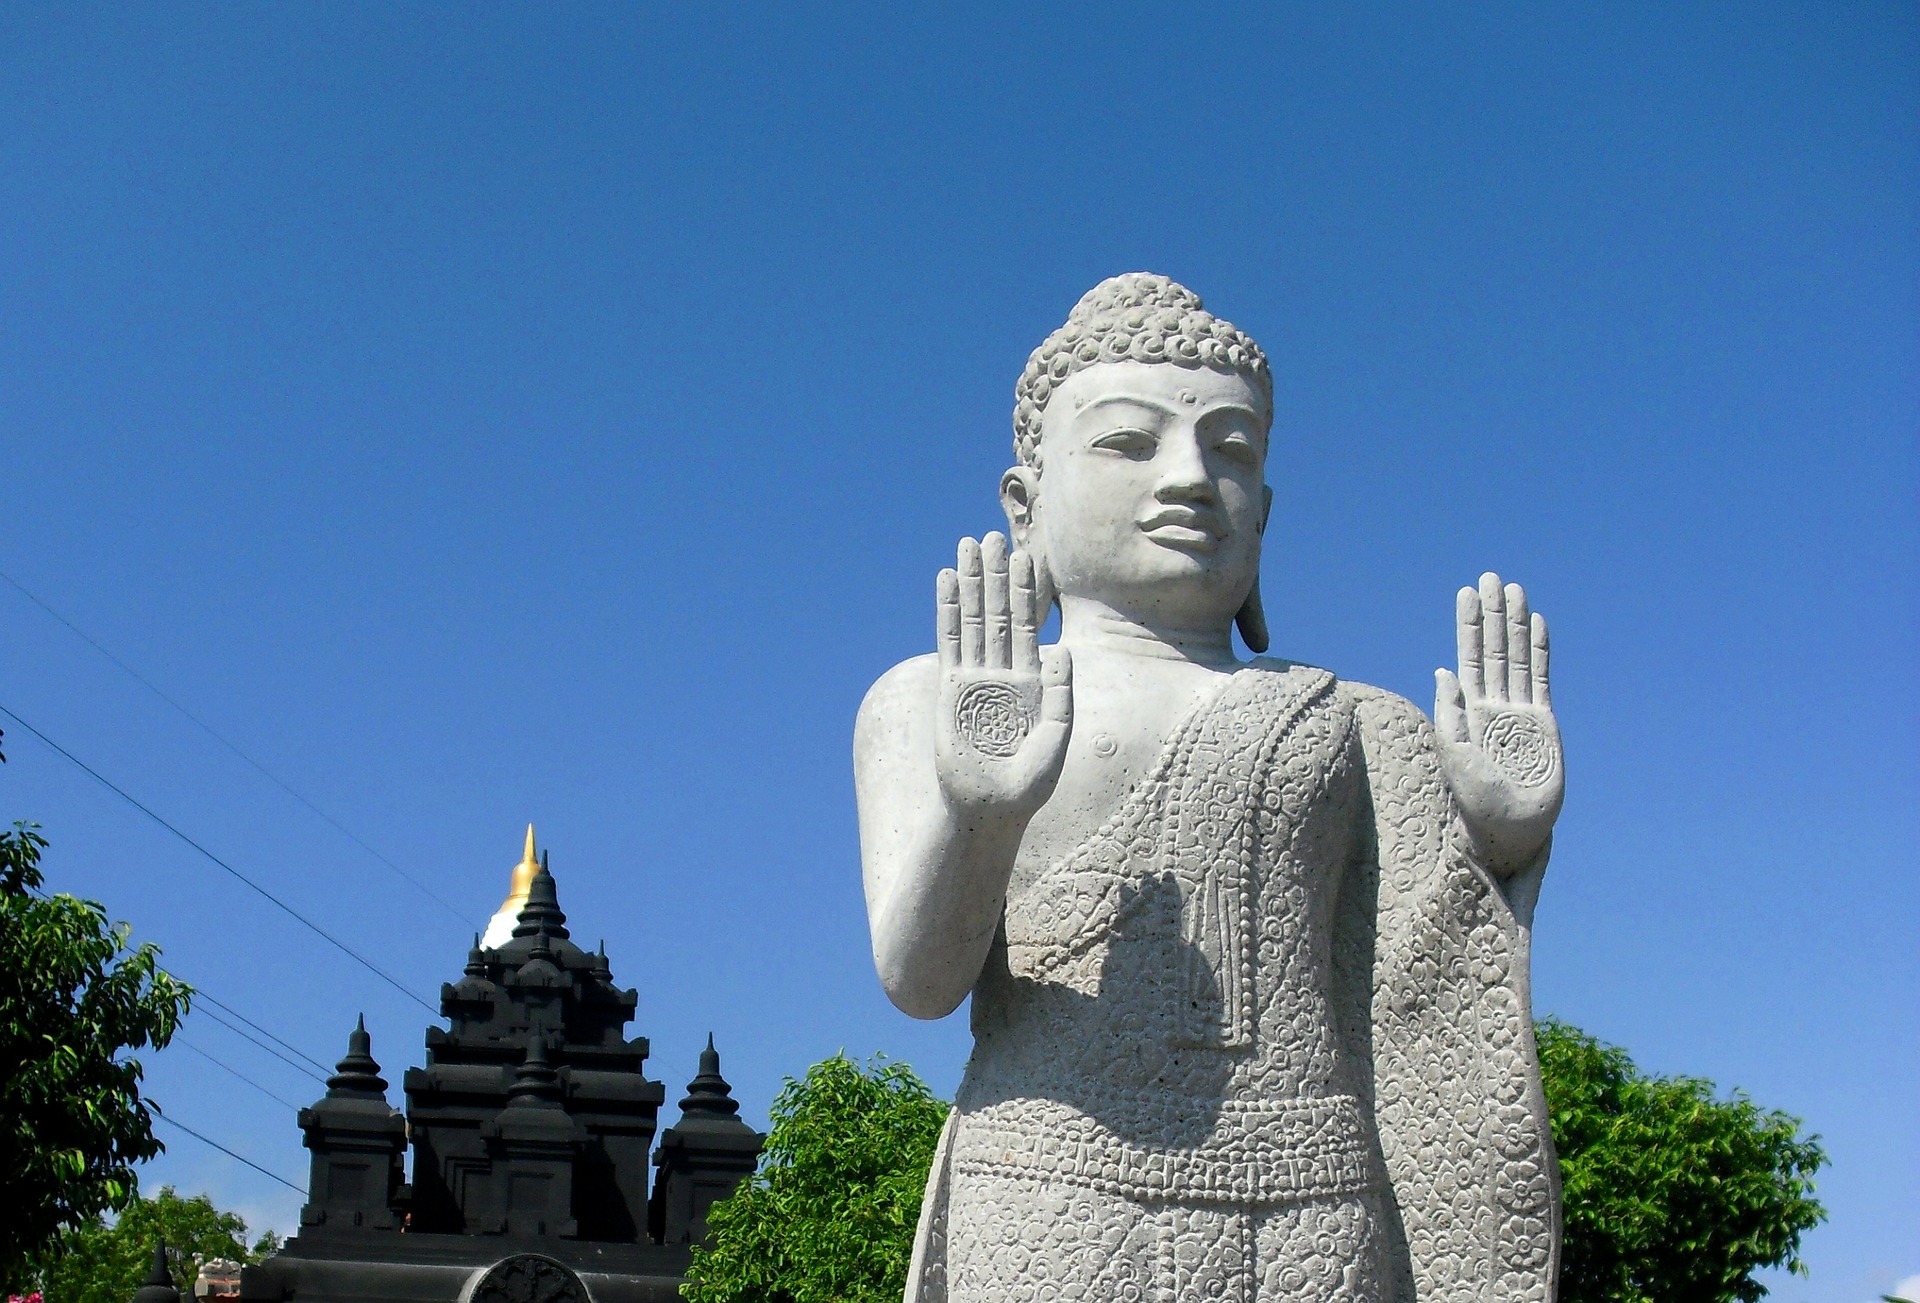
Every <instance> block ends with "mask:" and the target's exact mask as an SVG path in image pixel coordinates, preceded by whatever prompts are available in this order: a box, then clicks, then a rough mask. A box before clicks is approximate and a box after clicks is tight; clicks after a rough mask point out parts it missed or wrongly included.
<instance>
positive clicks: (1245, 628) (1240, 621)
mask: <svg viewBox="0 0 1920 1303" xmlns="http://www.w3.org/2000/svg"><path fill="white" fill-rule="evenodd" d="M1266 495H1267V500H1266V505H1265V506H1264V507H1262V508H1261V509H1260V533H1261V536H1262V537H1265V535H1266V532H1267V517H1268V516H1270V515H1272V514H1273V488H1272V486H1270V485H1269V486H1268V487H1267V490H1266ZM1233 622H1234V624H1235V625H1236V626H1237V627H1238V628H1239V630H1240V638H1241V641H1243V642H1245V643H1246V644H1247V649H1248V650H1249V651H1251V652H1253V653H1254V654H1255V655H1258V654H1260V653H1261V652H1263V651H1265V650H1266V649H1267V647H1268V644H1269V639H1268V636H1267V609H1266V607H1265V606H1264V605H1262V604H1261V601H1260V571H1259V568H1258V567H1255V569H1254V572H1253V587H1252V588H1251V589H1249V590H1248V591H1247V600H1246V601H1245V602H1243V603H1241V606H1240V610H1239V613H1238V614H1236V615H1235V616H1234V617H1233Z"/></svg>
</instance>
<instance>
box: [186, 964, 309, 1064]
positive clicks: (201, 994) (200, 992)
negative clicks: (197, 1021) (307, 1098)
mask: <svg viewBox="0 0 1920 1303" xmlns="http://www.w3.org/2000/svg"><path fill="white" fill-rule="evenodd" d="M174 976H175V977H179V976H180V975H179V974H178V973H176V974H174ZM180 980H181V981H183V982H186V979H185V978H184V977H182V978H180ZM187 985H188V986H192V987H193V993H194V995H195V996H196V997H197V998H199V999H202V1000H205V1001H206V1002H207V1003H208V1004H210V1005H212V1006H213V1007H214V1008H216V1009H224V1010H226V1012H228V1013H229V1014H231V1015H233V1016H234V1017H235V1018H238V1019H239V1020H240V1021H241V1022H243V1023H245V1024H246V1025H247V1026H249V1027H251V1028H253V1029H254V1030H255V1031H257V1032H259V1033H260V1034H261V1035H262V1036H264V1037H266V1038H267V1039H268V1040H270V1041H272V1042H273V1043H274V1044H276V1045H278V1046H280V1047H281V1048H282V1049H285V1050H289V1051H291V1052H292V1053H294V1054H297V1055H299V1056H300V1057H301V1058H303V1059H305V1060H306V1061H307V1062H308V1063H311V1064H312V1065H313V1066H314V1067H316V1068H318V1069H319V1070H320V1072H321V1073H322V1074H325V1073H328V1072H331V1071H332V1069H331V1068H329V1067H327V1065H326V1064H324V1063H322V1062H320V1060H318V1059H316V1058H314V1057H313V1056H312V1055H311V1054H308V1053H307V1052H306V1051H305V1050H302V1049H300V1048H298V1047H297V1046H293V1045H289V1044H287V1043H286V1042H285V1041H283V1040H281V1039H280V1038H279V1037H278V1036H275V1035H274V1034H273V1033H272V1032H270V1031H268V1030H267V1029H266V1028H265V1027H262V1026H261V1025H260V1024H259V1023H257V1022H255V1021H254V1020H253V1019H251V1018H249V1017H247V1015H245V1014H243V1013H241V1012H240V1011H239V1010H238V1009H236V1008H234V1007H233V1006H232V1005H230V1004H223V1003H222V1002H220V1001H219V1000H216V999H214V998H213V997H212V996H211V995H208V994H207V992H206V990H205V989H204V988H203V987H199V986H194V984H193V983H192V982H187ZM214 1021H215V1022H217V1023H220V1024H221V1025H222V1026H224V1027H228V1028H230V1029H231V1030H233V1031H240V1029H239V1028H238V1027H234V1026H233V1025H232V1024H231V1023H228V1022H227V1021H226V1020H225V1019H224V1018H217V1017H216V1018H215V1019H214ZM240 1034H241V1035H243V1036H245V1035H246V1033H245V1032H241V1033H240ZM248 1039H249V1040H251V1039H252V1038H251V1037H248ZM256 1043H257V1042H256ZM261 1048H262V1049H265V1048H266V1047H265V1046H261ZM293 1066H294V1067H296V1068H300V1065H299V1064H297V1063H296V1064H294V1065H293ZM300 1071H302V1072H307V1070H306V1069H305V1068H300ZM307 1075H308V1076H309V1077H313V1076H314V1074H313V1073H311V1072H307ZM325 1079H326V1078H325V1076H324V1075H322V1076H319V1077H314V1080H316V1081H324V1080H325Z"/></svg>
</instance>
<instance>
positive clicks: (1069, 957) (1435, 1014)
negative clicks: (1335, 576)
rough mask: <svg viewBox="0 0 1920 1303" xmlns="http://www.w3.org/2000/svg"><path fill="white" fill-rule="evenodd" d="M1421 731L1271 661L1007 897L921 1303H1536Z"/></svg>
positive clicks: (1486, 976)
mask: <svg viewBox="0 0 1920 1303" xmlns="http://www.w3.org/2000/svg"><path fill="white" fill-rule="evenodd" d="M1545 860H1546V854H1545V852H1544V851H1543V852H1542V853H1541V856H1540V858H1539V861H1538V862H1537V863H1535V864H1534V865H1533V866H1531V867H1530V868H1529V869H1527V870H1526V871H1524V872H1522V873H1521V874H1518V875H1516V876H1515V877H1514V878H1511V879H1508V880H1507V881H1505V882H1496V881H1495V880H1494V879H1493V878H1492V877H1490V876H1489V875H1488V873H1487V872H1486V871H1485V869H1484V868H1483V867H1482V866H1481V865H1479V864H1478V863H1477V862H1476V861H1475V858H1474V856H1473V853H1472V852H1471V850H1470V848H1469V844H1468V840H1467V838H1466V835H1465V831H1464V828H1463V827H1462V825H1461V823H1460V820H1459V817H1458V814H1457V812H1456V810H1455V808H1454V804H1453V800H1452V796H1451V794H1450V792H1449V790H1448V788H1447V784H1446V781H1445V779H1444V777H1443V776H1442V773H1441V770H1440V763H1439V756H1438V754H1437V751H1436V748H1435V743H1434V738H1433V730H1432V727H1431V725H1430V724H1429V723H1428V721H1427V719H1426V717H1425V716H1424V715H1422V714H1421V713H1420V711H1419V710H1417V709H1416V708H1415V707H1414V706H1413V705H1412V704H1411V703H1409V702H1407V701H1405V700H1403V699H1402V698H1399V697H1395V696H1393V695H1391V694H1389V693H1385V692H1382V691H1380V690H1378V689H1374V688H1368V687H1364V686H1360V685H1357V684H1347V683H1342V682H1339V681H1338V680H1336V679H1335V678H1334V676H1333V675H1331V674H1329V673H1327V672H1326V671H1324V670H1318V669H1312V668H1308V667H1305V666H1292V665H1287V664H1285V663H1282V662H1277V661H1270V660H1262V661H1256V662H1254V663H1253V664H1252V665H1250V666H1248V667H1246V668H1244V669H1242V670H1240V671H1239V672H1237V673H1235V674H1233V675H1231V676H1229V677H1228V678H1227V679H1226V681H1225V682H1224V684H1223V685H1222V687H1220V688H1219V689H1218V690H1217V691H1216V692H1215V694H1214V695H1213V696H1212V697H1211V698H1210V699H1209V700H1207V701H1205V702H1203V703H1202V704H1201V705H1199V706H1198V707H1196V708H1195V709H1194V710H1193V711H1192V712H1191V713H1190V714H1189V715H1188V716H1187V718H1186V719H1185V720H1184V721H1183V722H1182V723H1181V724H1180V725H1179V726H1178V727H1177V728H1176V729H1175V730H1174V732H1173V735H1172V737H1171V738H1170V739H1169V740H1168V742H1167V743H1166V745H1165V748H1164V750H1163V751H1162V753H1161V755H1160V757H1159V759H1158V761H1157V762H1156V764H1155V766H1154V768H1153V769H1152V771H1151V772H1150V776H1149V777H1148V779H1147V780H1146V781H1144V782H1143V783H1141V784H1140V785H1139V786H1138V787H1136V788H1135V789H1134V790H1133V791H1132V792H1131V793H1130V794H1129V795H1128V796H1127V797H1126V799H1125V800H1124V801H1123V802H1122V803H1121V805H1120V807H1119V808H1118V809H1117V810H1116V811H1115V812H1114V814H1113V815H1112V817H1111V818H1109V819H1108V820H1107V822H1106V823H1105V824H1104V825H1102V826H1101V828H1100V829H1099V830H1098V831H1097V832H1096V833H1094V834H1093V835H1092V836H1091V837H1089V838H1088V839H1087V840H1086V841H1085V842H1084V843H1082V844H1081V845H1080V846H1079V847H1078V848H1077V849H1075V850H1074V851H1073V852H1072V853H1071V854H1069V855H1067V856H1066V857H1064V858H1063V859H1061V860H1060V861H1059V862H1057V863H1055V864H1054V865H1052V866H1051V867H1050V868H1048V869H1046V870H1045V871H1043V872H1040V873H1038V874H1035V875H1031V876H1030V877H1028V878H1026V879H1025V880H1022V879H1020V878H1018V877H1016V880H1015V881H1014V883H1013V884H1012V886H1011V889H1010V892H1009V897H1008V902H1007V908H1006V915H1005V919H1004V923H1003V929H1002V935H1001V937H1000V939H999V941H998V942H997V943H996V945H995V947H994V949H993V951H992V953H991V955H990V957H989V959H988V961H987V966H986V970H985V972H984V973H983V975H982V977H981V979H980V982H979V984H978V985H977V987H976V988H975V991H974V996H973V1030H974V1037H975V1047H974V1052H973V1056H972V1058H971V1060H970V1061H969V1063H968V1066H967V1071H966V1076H965V1079H964V1081H963V1082H962V1084H961V1088H960V1093H959V1098H958V1100H957V1101H956V1103H955V1106H954V1111H953V1115H952V1117H951V1118H950V1119H949V1121H948V1126H947V1132H946V1134H945V1135H944V1136H943V1138H942V1141H941V1145H940V1152H939V1155H938V1157H937V1158H936V1161H935V1164H934V1170H933V1173H932V1175H931V1177H930V1179H929V1184H928V1197H927V1200H926V1204H925V1206H924V1209H923V1211H922V1215H921V1224H920V1232H919V1236H918V1239H917V1242H916V1245H915V1251H914V1261H913V1268H912V1275H911V1279H910V1281H909V1284H908V1291H907V1298H908V1300H909V1303H948V1300H951V1303H1019V1301H1021V1300H1028V1299H1032V1300H1055V1299H1058V1300H1084V1301H1085V1303H1107V1300H1133V1299H1140V1300H1154V1301H1155V1303H1187V1300H1200V1299H1207V1300H1222V1301H1223V1303H1267V1301H1269V1300H1283V1299H1284V1300H1300V1301H1302V1303H1305V1301H1306V1300H1313V1301H1314V1303H1322V1301H1326V1303H1331V1301H1332V1300H1341V1301H1342V1303H1347V1301H1349V1300H1350V1301H1351V1303H1362V1301H1363V1300H1364V1301H1367V1303H1384V1301H1387V1300H1392V1301H1393V1303H1401V1301H1403V1300H1406V1301H1417V1303H1439V1301H1441V1300H1445V1301H1447V1303H1520V1301H1521V1300H1526V1301H1527V1303H1549V1301H1550V1300H1551V1298H1552V1296H1553V1282H1554V1279H1555V1274H1556V1268H1557V1258H1558V1241H1559V1221H1558V1218H1559V1211H1558V1206H1559V1189H1558V1185H1559V1181H1558V1174H1557V1170H1556V1167H1555V1164H1554V1157H1553V1149H1552V1140H1551V1137H1550V1135H1549V1133H1548V1129H1547V1114H1546V1106H1545V1102H1544V1099H1543V1097H1542V1095H1541V1089H1540V1074H1539V1067H1538V1063H1537V1060H1536V1056H1535V1049H1534V1043H1533V1033H1532V1025H1531V1015H1530V1011H1529V1007H1528V989H1527V953H1528V929H1529V923H1530V919H1531V914H1532V901H1533V896H1534V894H1535V893H1536V892H1537V890H1538V885H1539V877H1540V874H1541V872H1542V871H1543V870H1544V866H1545Z"/></svg>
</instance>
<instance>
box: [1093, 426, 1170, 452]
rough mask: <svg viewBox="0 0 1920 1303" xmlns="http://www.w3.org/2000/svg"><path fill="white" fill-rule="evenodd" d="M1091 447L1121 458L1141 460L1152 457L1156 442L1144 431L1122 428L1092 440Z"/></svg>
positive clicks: (1127, 427)
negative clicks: (1118, 455)
mask: <svg viewBox="0 0 1920 1303" xmlns="http://www.w3.org/2000/svg"><path fill="white" fill-rule="evenodd" d="M1092 446H1093V447H1095V448H1099V449H1101V450H1102V451H1104V452H1117V453H1119V454H1120V455H1121V456H1123V457H1132V458H1142V457H1151V456H1153V450H1154V448H1155V447H1156V446H1157V441H1156V440H1155V439H1154V437H1153V436H1152V435H1151V434H1149V433H1148V432H1147V431H1145V430H1137V429H1134V428H1133V427H1131V426H1123V427H1122V428H1120V429H1118V430H1108V431H1106V432H1105V433H1103V434H1101V435H1099V436H1098V437H1097V438H1095V439H1094V440H1093V445H1092Z"/></svg>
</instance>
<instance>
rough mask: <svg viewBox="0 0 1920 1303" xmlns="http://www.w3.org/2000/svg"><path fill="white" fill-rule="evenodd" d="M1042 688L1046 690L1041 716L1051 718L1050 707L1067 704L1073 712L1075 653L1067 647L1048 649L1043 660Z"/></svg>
mask: <svg viewBox="0 0 1920 1303" xmlns="http://www.w3.org/2000/svg"><path fill="white" fill-rule="evenodd" d="M1041 687H1043V689H1044V695H1043V699H1041V716H1043V718H1050V710H1048V706H1054V704H1058V702H1066V704H1068V710H1069V712H1071V706H1073V652H1069V651H1068V649H1066V647H1048V649H1046V651H1044V652H1043V660H1041Z"/></svg>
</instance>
